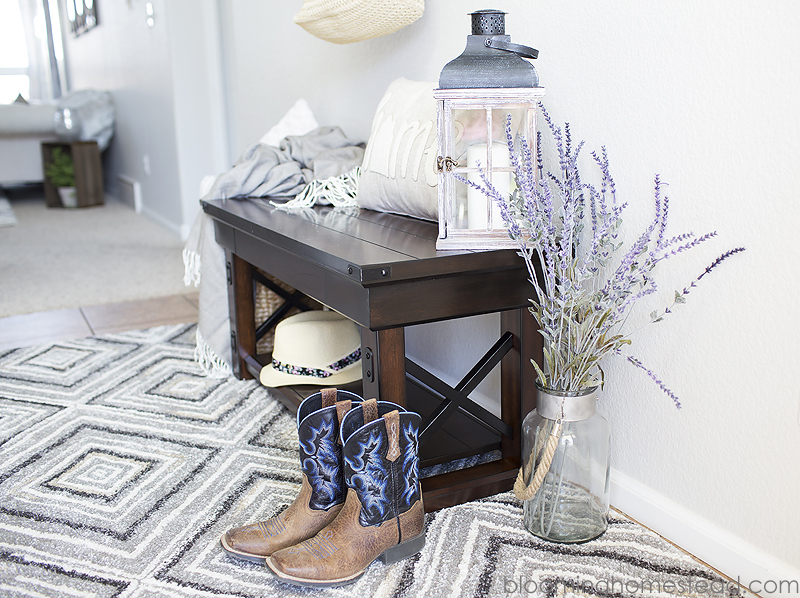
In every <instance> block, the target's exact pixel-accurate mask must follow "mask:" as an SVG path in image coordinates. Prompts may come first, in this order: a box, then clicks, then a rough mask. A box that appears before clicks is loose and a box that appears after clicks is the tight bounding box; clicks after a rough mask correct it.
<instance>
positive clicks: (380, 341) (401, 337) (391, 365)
mask: <svg viewBox="0 0 800 598" xmlns="http://www.w3.org/2000/svg"><path fill="white" fill-rule="evenodd" d="M361 366H362V372H363V384H364V398H365V399H378V400H379V401H391V402H392V403H397V404H398V405H400V406H402V407H405V406H406V337H405V330H404V329H403V328H390V329H389V330H380V331H378V332H375V331H373V330H370V329H369V328H364V327H362V328H361Z"/></svg>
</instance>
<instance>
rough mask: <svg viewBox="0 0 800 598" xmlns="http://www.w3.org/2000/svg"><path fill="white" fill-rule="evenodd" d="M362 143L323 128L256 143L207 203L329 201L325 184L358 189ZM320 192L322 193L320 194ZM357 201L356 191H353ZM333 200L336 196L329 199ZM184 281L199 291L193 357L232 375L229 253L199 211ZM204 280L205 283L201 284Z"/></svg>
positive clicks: (187, 251)
mask: <svg viewBox="0 0 800 598" xmlns="http://www.w3.org/2000/svg"><path fill="white" fill-rule="evenodd" d="M364 145H365V144H364V143H363V142H357V141H353V140H351V139H348V138H347V137H346V136H345V134H344V133H343V132H342V130H341V129H340V128H339V127H320V128H318V129H315V130H314V131H311V132H310V133H307V134H306V135H296V136H288V137H285V138H284V139H283V140H282V141H281V142H280V145H279V147H273V146H269V145H265V144H263V143H257V144H254V145H252V146H250V147H249V148H247V149H246V150H245V152H244V153H243V154H242V156H241V158H239V160H238V161H237V162H236V163H235V164H234V165H233V167H232V168H231V169H230V170H229V171H227V172H225V173H223V174H221V175H219V176H218V177H217V178H216V179H215V180H214V182H213V184H211V186H210V188H209V189H208V190H206V191H205V192H203V191H201V195H202V199H203V200H213V199H232V198H237V197H242V198H244V197H270V198H285V199H287V200H289V199H291V198H294V197H297V196H298V195H299V196H300V197H299V199H300V200H301V201H303V202H304V205H308V201H309V198H310V201H311V205H313V203H314V202H315V201H320V202H323V201H325V193H324V189H327V188H330V186H329V185H326V184H324V183H325V181H335V180H337V179H339V180H340V179H342V178H344V179H345V180H348V181H350V182H351V184H353V185H354V183H355V182H357V175H355V174H353V173H354V172H357V168H358V167H359V166H360V165H361V162H362V160H363V158H364ZM320 183H323V184H320ZM320 189H322V190H323V191H322V192H320ZM352 196H353V197H355V191H354V190H353V191H352ZM328 199H329V200H331V199H332V198H328ZM183 261H184V265H185V267H186V273H185V276H184V283H185V284H186V285H187V286H188V285H191V284H194V286H199V287H200V299H199V301H200V308H199V315H198V323H197V348H196V350H195V357H196V359H197V360H198V362H199V363H200V364H201V365H202V366H203V369H204V370H205V371H206V372H207V373H208V374H211V375H216V376H228V375H230V373H231V351H230V321H229V317H228V294H227V293H228V291H227V286H226V285H227V283H226V279H225V252H224V251H223V249H222V248H221V247H220V246H219V245H217V243H216V241H215V239H214V225H213V221H212V219H211V218H210V217H208V216H206V215H205V213H204V212H203V211H202V210H201V211H200V213H199V214H198V215H197V218H196V219H195V222H194V225H193V226H192V230H191V232H190V233H189V238H188V239H187V241H186V245H185V247H184V250H183ZM201 282H202V284H200V283H201Z"/></svg>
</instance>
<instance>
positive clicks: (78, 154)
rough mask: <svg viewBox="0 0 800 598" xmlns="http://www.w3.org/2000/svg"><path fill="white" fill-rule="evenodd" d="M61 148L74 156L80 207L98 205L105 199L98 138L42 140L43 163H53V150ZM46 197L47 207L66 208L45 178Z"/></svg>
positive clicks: (55, 189)
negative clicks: (93, 139)
mask: <svg viewBox="0 0 800 598" xmlns="http://www.w3.org/2000/svg"><path fill="white" fill-rule="evenodd" d="M57 147H60V148H61V149H62V150H63V151H65V152H66V153H68V154H69V155H70V156H72V162H73V163H74V164H75V188H76V190H77V195H78V207H79V208H85V207H89V206H99V205H102V204H103V202H104V201H105V196H104V194H103V164H102V162H101V160H100V150H99V148H98V147H97V142H96V141H72V142H68V141H65V142H62V141H54V142H43V143H42V166H43V167H44V168H45V169H47V165H48V164H50V162H52V156H53V150H54V149H55V148H57ZM44 197H45V202H46V203H47V207H48V208H63V207H64V206H63V205H62V204H61V199H60V197H59V196H58V189H57V188H56V187H55V186H54V185H52V184H51V183H50V181H48V180H47V177H45V179H44Z"/></svg>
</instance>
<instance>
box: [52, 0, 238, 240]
mask: <svg viewBox="0 0 800 598" xmlns="http://www.w3.org/2000/svg"><path fill="white" fill-rule="evenodd" d="M145 4H146V3H145V2H143V1H142V0H128V1H127V2H122V1H121V2H104V3H100V4H99V5H98V23H99V25H98V26H97V27H95V28H94V29H91V30H90V31H89V32H87V33H85V34H83V35H81V36H78V37H74V36H72V34H70V33H66V34H65V35H64V40H65V46H66V47H65V54H66V58H67V68H68V74H69V80H70V89H71V90H78V89H86V88H94V89H103V90H108V91H110V92H111V94H112V96H113V99H114V104H115V109H116V131H115V135H114V138H113V139H112V143H111V146H110V147H109V149H108V152H107V156H106V159H105V164H106V168H105V173H104V174H105V176H106V181H105V182H106V187H107V189H109V191H110V192H111V193H116V192H117V177H118V176H119V175H122V176H124V177H126V178H128V179H132V180H134V181H138V182H139V184H140V185H141V194H142V209H143V212H144V213H145V214H147V215H148V216H150V217H151V218H153V219H154V220H157V221H159V222H161V223H162V224H164V225H165V226H167V227H168V228H170V229H172V230H173V231H174V232H175V233H176V234H180V235H181V236H183V237H184V238H185V237H186V235H187V234H188V230H189V227H190V226H191V223H192V222H193V220H194V217H195V215H196V214H197V212H198V211H199V209H200V208H199V203H198V197H199V195H198V189H199V185H200V180H201V179H202V177H203V176H204V175H206V174H216V173H218V172H221V171H222V170H224V169H225V168H226V167H227V165H228V161H227V153H228V150H227V137H226V136H225V134H224V126H225V123H224V89H223V88H222V84H221V81H222V79H221V77H222V75H221V66H220V64H219V62H220V49H219V39H218V37H219V26H218V18H217V12H216V11H217V3H216V1H215V0H202V1H197V0H194V1H192V0H171V1H170V2H165V1H164V0H154V1H153V2H152V4H153V8H154V26H153V27H149V26H148V25H147V15H146V13H145ZM62 22H66V18H65V17H62ZM145 161H147V162H148V163H149V168H148V167H147V166H146V165H145Z"/></svg>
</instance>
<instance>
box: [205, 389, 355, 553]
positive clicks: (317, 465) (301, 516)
mask: <svg viewBox="0 0 800 598" xmlns="http://www.w3.org/2000/svg"><path fill="white" fill-rule="evenodd" d="M360 402H361V397H359V396H358V395H357V394H354V393H352V392H348V391H346V390H338V391H337V390H336V389H335V388H330V389H324V390H322V392H318V393H315V394H312V395H310V396H309V397H308V398H306V399H305V400H304V401H303V402H302V403H300V407H299V408H298V410H297V422H298V424H297V431H298V435H299V437H300V463H301V465H302V468H303V483H302V486H301V487H300V493H299V494H298V495H297V498H295V500H294V502H293V503H292V504H291V505H289V506H288V507H287V508H286V510H285V511H283V512H282V513H280V514H279V515H277V516H275V517H273V518H271V519H268V520H267V521H260V522H258V523H254V524H251V525H246V526H244V527H237V528H235V529H231V530H228V531H227V532H226V533H225V534H224V535H223V536H222V538H221V539H220V542H221V543H222V547H223V548H224V549H225V550H227V551H228V552H229V553H231V554H233V555H236V556H238V557H241V558H245V559H248V560H251V561H257V562H262V563H263V562H264V559H266V558H267V557H268V556H269V555H271V554H272V553H273V552H275V551H276V550H280V549H281V548H285V547H287V546H292V545H293V544H297V543H298V542H302V541H303V540H305V539H306V538H311V537H312V536H314V534H316V533H317V532H318V531H319V530H321V529H322V528H323V527H325V526H326V525H328V524H329V523H330V522H331V521H333V520H334V519H335V518H336V515H338V513H339V511H340V510H341V509H342V506H343V504H344V499H345V490H346V489H347V488H346V486H345V483H344V467H343V466H342V445H341V443H340V440H339V425H340V422H341V421H342V418H343V417H344V415H345V414H346V413H347V412H348V411H350V409H351V407H352V405H353V404H356V403H360Z"/></svg>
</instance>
